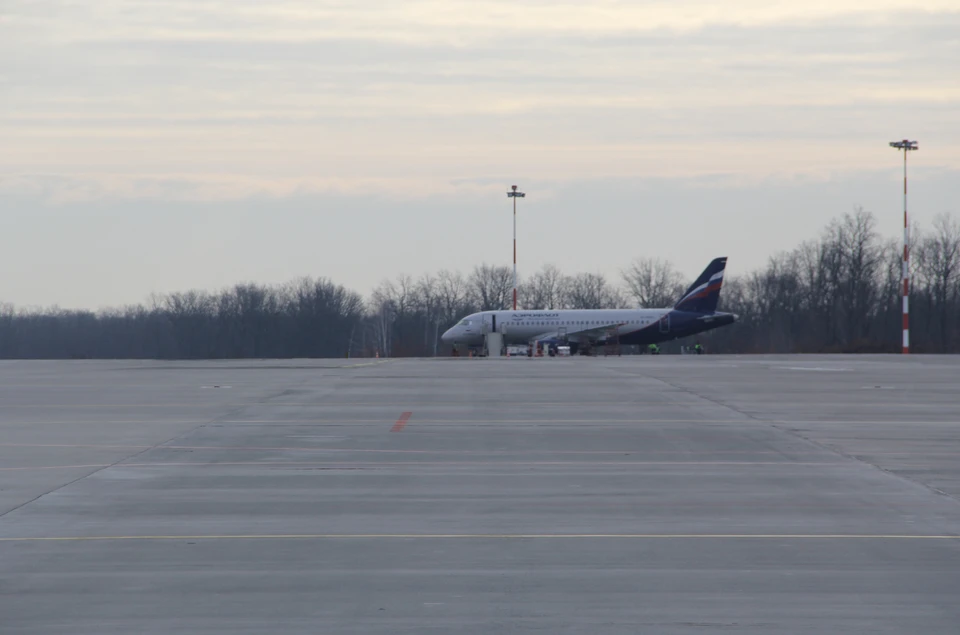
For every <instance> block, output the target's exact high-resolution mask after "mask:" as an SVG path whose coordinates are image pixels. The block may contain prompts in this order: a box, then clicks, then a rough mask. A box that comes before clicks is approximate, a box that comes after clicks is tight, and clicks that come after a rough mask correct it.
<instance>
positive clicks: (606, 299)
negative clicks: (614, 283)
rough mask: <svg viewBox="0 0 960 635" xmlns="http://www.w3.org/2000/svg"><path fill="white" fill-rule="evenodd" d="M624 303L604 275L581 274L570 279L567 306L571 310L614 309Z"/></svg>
mask: <svg viewBox="0 0 960 635" xmlns="http://www.w3.org/2000/svg"><path fill="white" fill-rule="evenodd" d="M622 301H623V299H622V298H621V297H620V294H619V293H618V292H617V291H616V289H614V288H613V287H611V286H610V285H609V284H608V283H607V279H606V278H605V277H604V276H603V275H602V274H599V273H579V274H577V275H575V276H572V277H570V278H569V279H568V282H567V302H566V305H567V306H568V307H569V308H571V309H612V308H616V307H617V306H619V305H620V304H621V303H622Z"/></svg>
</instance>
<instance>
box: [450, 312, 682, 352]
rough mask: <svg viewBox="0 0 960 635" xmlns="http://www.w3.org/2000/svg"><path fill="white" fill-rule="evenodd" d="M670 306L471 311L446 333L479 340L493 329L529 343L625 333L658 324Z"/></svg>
mask: <svg viewBox="0 0 960 635" xmlns="http://www.w3.org/2000/svg"><path fill="white" fill-rule="evenodd" d="M669 313H670V309H580V310H556V311H550V310H543V311H523V310H518V311H482V312H480V313H474V314H472V315H468V316H467V317H465V318H464V319H463V320H461V321H460V322H458V323H457V324H456V325H455V326H453V327H452V328H450V329H449V330H448V331H447V332H446V333H444V334H443V340H444V341H446V342H453V343H463V344H468V345H476V344H480V343H481V342H482V341H483V336H484V335H485V334H487V333H490V332H493V331H494V330H495V331H497V332H499V333H503V339H504V342H505V343H528V342H534V341H538V340H546V339H552V338H556V337H560V338H566V339H568V340H571V341H574V342H577V341H581V340H585V339H589V340H595V341H596V340H604V339H606V338H607V337H608V336H611V335H612V336H623V335H627V334H629V333H633V332H636V331H640V330H642V329H645V328H649V327H650V326H651V325H656V323H657V322H659V321H660V320H661V319H664V318H665V316H667V315H668V314H669Z"/></svg>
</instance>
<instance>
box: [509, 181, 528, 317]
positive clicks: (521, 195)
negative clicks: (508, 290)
mask: <svg viewBox="0 0 960 635" xmlns="http://www.w3.org/2000/svg"><path fill="white" fill-rule="evenodd" d="M510 188H511V191H509V192H507V196H508V197H510V198H512V199H513V310H514V311H516V310H517V199H518V198H524V197H525V196H526V194H524V193H523V192H518V191H517V186H516V185H512V186H510Z"/></svg>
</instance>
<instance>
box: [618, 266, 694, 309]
mask: <svg viewBox="0 0 960 635" xmlns="http://www.w3.org/2000/svg"><path fill="white" fill-rule="evenodd" d="M620 276H621V278H622V279H623V282H624V284H626V286H627V291H628V292H629V293H630V295H631V296H632V297H633V299H634V300H636V302H637V303H638V304H639V305H640V306H641V307H648V308H651V307H652V308H659V307H667V306H671V305H672V304H673V303H674V302H676V301H677V300H678V299H680V296H681V294H683V291H684V288H685V285H684V280H683V276H681V275H680V273H679V272H678V271H677V270H676V269H674V268H673V265H672V264H671V263H670V262H668V261H666V260H663V259H661V258H637V259H636V260H634V261H633V262H632V263H630V266H629V267H627V268H626V269H623V270H622V271H621V272H620Z"/></svg>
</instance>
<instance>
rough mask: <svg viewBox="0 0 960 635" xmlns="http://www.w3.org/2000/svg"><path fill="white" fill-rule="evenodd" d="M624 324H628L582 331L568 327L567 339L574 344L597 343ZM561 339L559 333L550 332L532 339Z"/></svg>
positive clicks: (595, 327)
mask: <svg viewBox="0 0 960 635" xmlns="http://www.w3.org/2000/svg"><path fill="white" fill-rule="evenodd" d="M624 324H626V322H611V323H609V324H601V325H599V326H591V327H589V328H581V329H580V330H573V328H575V327H567V330H566V333H567V339H568V340H571V341H574V342H583V341H591V342H596V341H597V340H601V339H603V338H605V337H606V336H607V335H609V334H610V331H612V330H613V329H618V328H620V327H621V326H623V325H624ZM559 337H560V332H559V331H548V332H546V333H542V334H540V335H538V336H536V337H534V338H531V339H534V340H537V341H540V340H552V339H558V338H559Z"/></svg>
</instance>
